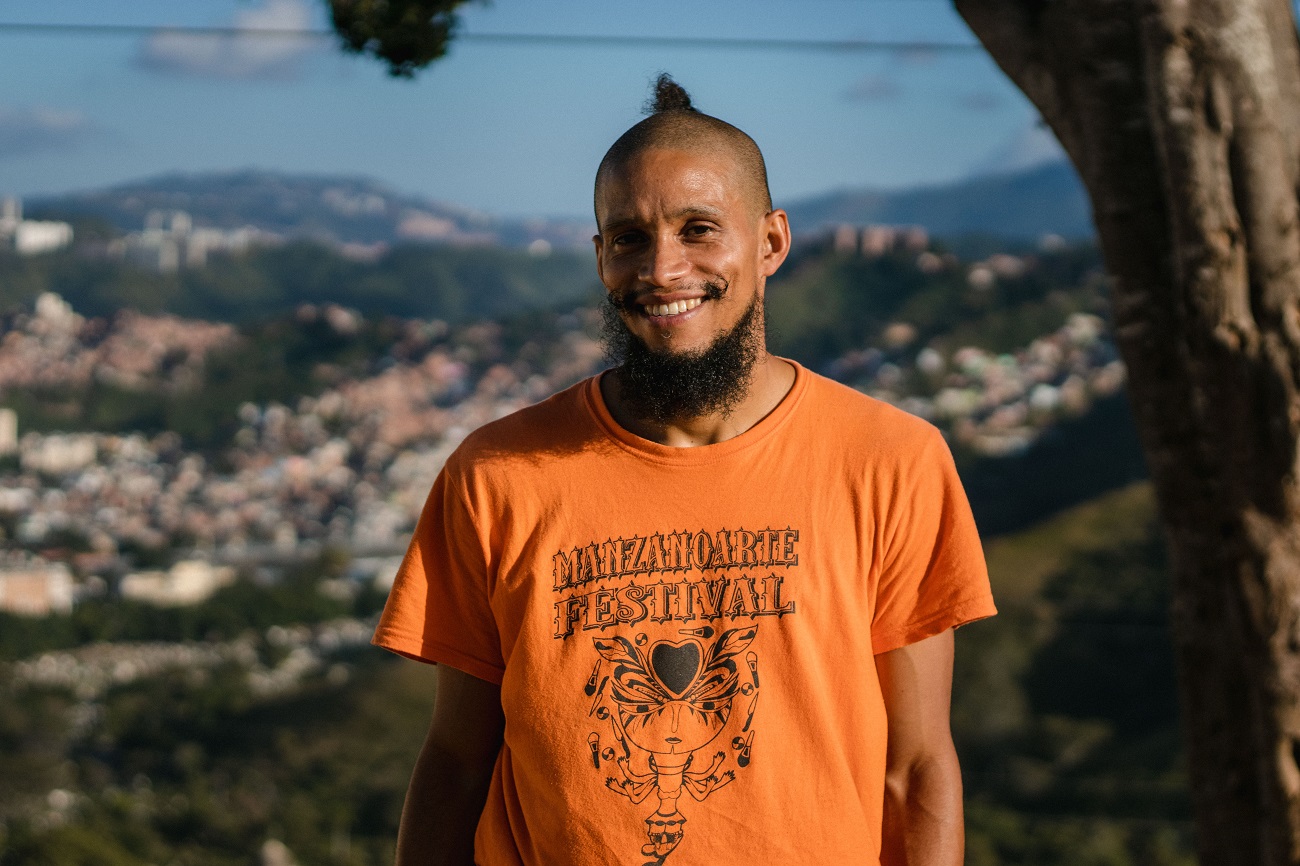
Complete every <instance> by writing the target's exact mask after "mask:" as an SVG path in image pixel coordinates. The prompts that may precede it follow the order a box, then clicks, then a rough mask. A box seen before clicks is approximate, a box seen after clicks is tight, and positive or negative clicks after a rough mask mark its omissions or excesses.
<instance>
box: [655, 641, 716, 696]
mask: <svg viewBox="0 0 1300 866" xmlns="http://www.w3.org/2000/svg"><path fill="white" fill-rule="evenodd" d="M702 658H703V653H701V651H700V645H699V644H698V643H696V642H695V641H693V640H684V641H682V642H681V643H669V642H668V641H659V642H658V643H656V644H655V645H654V646H653V647H651V648H650V667H652V668H654V672H655V676H656V677H658V678H659V682H661V683H663V686H664V688H666V689H668V691H670V692H672V693H673V694H674V695H676V696H677V697H681V696H682V695H683V694H685V692H686V690H687V689H689V688H690V687H691V683H693V682H695V678H696V677H697V676H699V673H700V660H701V659H702Z"/></svg>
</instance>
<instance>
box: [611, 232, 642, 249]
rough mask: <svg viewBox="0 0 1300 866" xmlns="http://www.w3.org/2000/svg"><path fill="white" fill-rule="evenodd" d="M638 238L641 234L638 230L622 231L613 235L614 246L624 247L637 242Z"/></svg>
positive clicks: (639, 238)
mask: <svg viewBox="0 0 1300 866" xmlns="http://www.w3.org/2000/svg"><path fill="white" fill-rule="evenodd" d="M639 240H641V234H640V233H639V232H623V233H622V234H617V235H614V246H616V247H626V246H629V245H631V244H634V243H636V242H638V241H639Z"/></svg>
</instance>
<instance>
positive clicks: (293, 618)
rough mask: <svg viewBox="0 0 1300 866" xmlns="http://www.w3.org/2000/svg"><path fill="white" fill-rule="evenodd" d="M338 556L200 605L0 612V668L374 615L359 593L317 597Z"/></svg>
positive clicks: (377, 602) (230, 589)
mask: <svg viewBox="0 0 1300 866" xmlns="http://www.w3.org/2000/svg"><path fill="white" fill-rule="evenodd" d="M347 562H348V557H347V555H346V554H342V553H339V552H337V551H326V552H325V553H323V554H321V555H320V556H319V557H317V558H316V559H315V560H311V561H308V562H305V563H302V564H299V565H297V566H295V567H293V568H290V569H289V570H288V571H287V572H286V573H285V574H284V576H283V577H282V578H280V579H278V580H277V581H276V582H275V583H273V584H269V585H267V584H262V583H258V582H257V581H255V580H253V579H252V578H250V577H247V576H244V577H241V578H239V579H238V580H236V582H235V583H233V584H231V585H230V586H227V587H223V588H221V589H219V590H217V591H216V593H214V594H213V596H212V597H211V598H210V599H208V600H207V601H205V602H204V603H202V604H197V605H193V606H189V607H157V606H155V605H151V604H146V603H144V602H137V601H128V600H124V599H117V598H114V599H89V600H87V601H84V602H82V603H80V604H78V605H77V606H76V607H75V608H74V609H73V610H72V612H71V613H68V614H54V615H50V616H46V617H41V618H39V619H36V618H32V617H24V616H18V615H15V614H9V613H0V662H5V661H15V660H18V659H23V658H30V657H32V656H34V655H38V654H40V653H43V652H49V651H51V650H63V649H71V648H73V647H78V646H84V645H85V644H88V643H95V642H107V641H194V640H207V641H227V640H233V639H235V638H237V637H239V636H240V635H243V634H245V633H246V632H248V631H250V630H256V631H262V630H265V629H267V628H269V627H271V626H273V625H289V624H296V623H308V624H310V623H318V622H324V621H326V620H330V619H335V618H338V617H344V616H360V617H366V616H371V615H373V614H375V613H378V612H379V610H380V609H381V608H382V607H383V605H384V599H385V597H386V594H385V593H383V592H381V591H379V590H376V589H375V588H374V587H372V586H369V585H367V586H365V587H362V588H361V589H360V590H359V592H358V593H357V595H356V596H355V597H354V598H351V599H343V598H339V597H337V596H331V595H328V594H325V593H322V592H321V591H320V587H321V581H322V580H325V579H334V578H338V577H340V576H341V575H342V574H343V572H344V569H345V567H346V565H347Z"/></svg>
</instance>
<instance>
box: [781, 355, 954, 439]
mask: <svg viewBox="0 0 1300 866" xmlns="http://www.w3.org/2000/svg"><path fill="white" fill-rule="evenodd" d="M806 372H807V373H808V375H809V384H808V398H809V404H810V405H809V406H808V409H809V411H808V413H807V416H806V417H808V419H809V421H810V422H811V423H813V424H816V425H817V429H819V430H822V431H824V434H825V435H828V436H835V437H839V438H845V439H847V441H848V442H849V443H850V444H853V445H855V446H857V447H860V448H862V447H869V450H872V451H876V452H879V451H880V450H882V449H884V450H888V451H902V452H915V451H916V450H918V449H924V448H926V447H929V446H932V445H933V444H934V443H935V441H936V439H939V440H941V439H942V438H943V434H941V433H940V432H939V430H938V428H936V427H935V426H934V425H933V424H931V423H930V422H929V421H927V420H925V419H924V418H921V417H919V416H917V415H913V414H912V413H910V412H907V411H905V410H903V409H900V408H898V407H897V406H894V405H892V404H890V403H886V402H885V401H884V400H880V399H877V398H875V397H872V396H870V395H868V394H864V393H862V392H861V391H858V390H855V389H853V388H850V387H849V386H848V385H845V384H842V383H840V382H836V381H835V380H834V379H830V378H827V377H826V376H822V375H820V374H818V373H813V372H811V371H806Z"/></svg>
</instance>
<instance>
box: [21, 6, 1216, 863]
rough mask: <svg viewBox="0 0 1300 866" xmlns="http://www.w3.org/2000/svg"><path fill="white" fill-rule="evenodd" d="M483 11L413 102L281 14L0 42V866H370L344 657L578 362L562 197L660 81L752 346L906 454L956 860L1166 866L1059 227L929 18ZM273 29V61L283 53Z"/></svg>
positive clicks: (1101, 364)
mask: <svg viewBox="0 0 1300 866" xmlns="http://www.w3.org/2000/svg"><path fill="white" fill-rule="evenodd" d="M611 6H612V4H607V3H598V2H595V0H566V2H561V0H537V2H529V3H526V2H523V0H495V2H493V3H491V4H475V3H471V4H469V5H466V6H464V7H462V9H461V23H460V28H459V31H458V36H457V37H456V38H455V39H454V40H453V42H452V44H451V47H450V52H449V54H448V56H447V57H446V58H444V59H442V60H440V61H438V62H436V63H434V64H433V65H432V66H431V67H430V68H429V69H427V70H426V71H424V72H423V73H421V74H419V75H417V76H415V77H414V78H413V79H409V80H407V79H402V78H397V77H393V76H391V75H389V74H387V72H386V70H385V68H384V66H383V65H382V64H380V63H378V62H376V61H375V60H373V59H367V58H358V57H355V56H352V55H348V54H346V53H344V52H343V51H342V50H341V49H340V48H339V46H338V42H337V39H335V38H334V37H333V36H332V34H331V31H330V23H329V13H328V9H327V7H326V6H325V4H324V3H322V2H320V0H243V2H240V0H201V2H199V0H194V2H190V3H186V4H176V3H172V2H162V0H132V2H131V3H129V4H127V3H117V4H104V3H98V2H89V0H81V2H75V0H42V2H34V0H9V2H7V3H5V4H4V7H3V9H2V10H0V864H3V866H11V864H51V866H55V864H58V866H62V864H123V866H127V864H130V866H135V864H146V863H148V864H165V863H174V864H212V866H217V864H223V866H224V864H232V866H233V864H241V866H242V864H265V866H287V864H293V863H299V864H304V866H306V864H358V866H360V864H381V863H389V862H391V859H392V851H393V844H394V838H395V834H396V827H397V819H398V816H399V814H400V809H401V803H402V797H403V795H404V792H405V785H406V780H407V776H408V774H409V771H410V768H411V765H412V762H413V760H414V757H415V754H416V752H417V750H418V748H419V746H420V743H421V741H422V738H423V734H424V730H425V728H426V726H427V722H428V717H429V711H430V709H431V707H432V701H433V694H432V686H431V679H430V675H429V674H430V672H429V670H427V669H424V668H422V667H421V666H418V665H415V664H412V663H410V662H404V661H400V660H397V659H394V658H390V657H389V656H387V655H386V654H385V653H383V652H381V651H379V650H376V649H373V648H371V647H369V645H368V639H369V634H370V631H371V629H372V628H373V624H374V621H375V618H376V617H377V613H378V610H379V609H380V607H381V606H382V604H383V600H384V598H385V594H386V592H387V589H388V585H389V583H390V581H391V579H392V575H393V571H394V569H395V567H396V563H397V561H398V558H399V557H400V555H401V553H402V551H403V550H404V548H405V544H406V541H407V539H408V538H409V534H410V532H411V530H412V528H413V526H414V521H415V518H416V516H417V515H418V512H419V508H420V506H421V505H422V503H423V500H424V496H425V494H426V493H427V491H428V488H429V486H430V484H431V483H432V481H433V478H434V476H435V475H436V473H437V471H438V469H439V468H440V467H441V465H442V461H443V460H444V459H445V457H446V455H447V454H448V453H450V451H451V450H452V449H453V448H455V447H456V445H457V443H458V442H459V441H460V440H461V439H462V438H463V437H464V436H465V434H466V433H467V432H468V431H470V430H472V429H473V428H474V427H476V426H477V425H479V424H482V423H484V422H485V421H488V420H491V419H493V418H496V417H499V416H500V415H502V414H504V413H507V412H510V411H512V410H514V409H516V408H518V407H520V406H523V405H526V404H528V403H531V402H534V401H536V400H539V399H542V398H544V397H545V396H547V395H549V394H551V393H553V392H554V391H556V390H558V389H560V388H563V387H566V386H568V385H570V384H572V383H574V382H576V381H578V380H579V379H581V378H583V377H585V376H587V375H590V374H592V373H594V372H596V371H598V370H599V369H601V368H602V367H603V366H604V361H603V357H602V351H601V347H600V344H599V340H598V322H599V314H598V313H597V312H596V304H597V303H598V302H599V300H600V298H601V296H602V292H601V288H600V286H599V283H598V282H597V281H596V279H595V274H594V259H593V256H592V252H591V242H590V237H591V234H592V233H593V231H594V224H593V220H592V217H591V213H590V207H591V184H592V179H593V176H594V172H595V167H596V165H597V163H598V162H599V159H600V157H601V155H602V154H603V153H604V151H605V149H606V148H607V147H608V146H609V144H611V143H612V142H613V140H614V139H615V138H616V137H617V136H618V135H619V134H621V132H622V131H623V130H625V129H626V128H627V127H628V126H630V125H631V124H632V123H634V122H636V120H637V119H638V118H639V117H640V109H641V105H642V102H643V101H644V99H645V98H646V96H647V95H648V92H649V83H650V81H651V79H652V78H653V77H654V76H655V75H656V74H657V73H659V72H661V71H668V72H670V73H672V74H673V75H674V76H675V77H676V78H677V79H678V80H679V81H680V82H681V83H682V84H683V85H684V86H685V87H686V88H687V89H688V90H689V91H690V92H691V93H692V95H693V97H694V99H695V102H696V105H697V106H699V107H700V108H701V109H702V110H704V111H706V112H709V113H713V114H716V115H718V116H721V117H723V118H725V119H727V120H729V121H731V122H733V123H735V124H736V125H738V126H740V127H741V128H743V129H745V130H746V131H747V132H749V133H750V134H751V135H752V136H753V137H754V138H755V139H756V140H757V141H758V143H759V145H760V146H761V147H762V148H763V150H764V153H765V155H766V157H767V161H768V170H769V174H770V177H771V185H772V191H773V195H774V198H775V199H776V203H777V205H778V206H781V207H784V208H786V209H787V210H788V211H789V213H790V217H791V223H792V226H793V229H794V232H795V236H796V243H795V247H794V253H793V255H792V256H791V258H790V260H789V261H788V262H787V264H786V265H785V267H784V268H783V270H782V272H781V273H780V274H779V275H778V277H777V278H776V279H775V280H774V281H773V282H772V283H771V284H770V288H769V293H768V306H769V310H768V317H769V322H770V326H771V329H772V330H773V332H774V335H773V337H772V341H771V342H772V348H773V349H774V350H775V351H777V352H779V353H782V354H785V355H787V356H789V357H793V358H796V359H797V360H799V361H800V362H801V363H803V364H805V365H807V366H809V367H811V368H813V369H815V370H818V371H820V372H822V373H825V374H826V375H829V376H832V377H834V378H836V379H838V380H840V381H843V382H846V383H848V384H850V385H852V386H853V387H856V388H858V389H860V390H862V391H864V392H866V393H869V394H872V395H873V396H876V397H879V398H881V399H884V400H887V401H889V402H891V403H894V404H896V405H899V406H901V407H903V408H905V409H906V410H908V411H910V412H913V413H915V414H917V415H920V416H922V417H925V418H927V419H929V420H931V421H932V422H934V423H935V424H937V425H938V426H939V427H940V428H941V429H942V430H943V431H944V432H945V434H946V435H947V437H948V440H949V442H950V444H951V446H952V448H953V450H954V452H955V454H956V455H957V458H958V463H959V468H960V470H961V472H962V476H963V480H964V482H965V484H966V486H967V491H968V493H969V495H970V498H971V502H972V506H973V508H974V510H975V514H976V518H977V521H978V523H979V525H980V529H981V532H982V535H983V537H984V539H985V543H986V547H987V552H988V557H989V565H990V570H991V573H992V577H993V580H994V587H995V593H996V595H997V598H998V601H999V607H1000V609H1001V611H1002V613H1001V615H1000V616H998V617H997V618H996V619H994V620H991V621H988V622H984V623H979V624H976V625H973V626H971V627H969V628H967V629H964V630H962V632H961V633H960V634H959V637H958V645H959V650H958V670H957V674H956V683H955V695H954V726H955V734H956V736H957V740H958V747H959V750H960V752H961V754H962V758H963V768H964V773H965V781H966V791H967V818H968V849H969V852H968V862H969V863H971V864H979V866H983V864H1057V863H1061V864H1065V863H1069V864H1099V866H1100V864H1106V866H1124V864H1156V866H1162V864H1188V863H1191V862H1192V855H1191V843H1190V833H1191V827H1190V819H1189V806H1188V802H1187V794H1186V779H1185V768H1184V765H1183V759H1182V754H1181V745H1180V743H1179V740H1178V719H1177V707H1176V703H1177V702H1176V697H1175V691H1174V676H1173V662H1172V656H1171V651H1170V648H1169V636H1168V631H1167V614H1166V609H1167V603H1168V601H1167V587H1166V577H1165V573H1166V569H1165V554H1164V548H1163V544H1162V541H1161V538H1160V535H1159V531H1158V528H1157V525H1156V521H1155V514H1154V506H1153V503H1152V498H1151V494H1150V491H1149V488H1148V486H1147V484H1146V483H1145V480H1144V479H1145V474H1146V473H1145V468H1144V466H1143V463H1142V458H1141V454H1140V450H1139V448H1138V444H1137V439H1136V435H1135V433H1134V430H1133V424H1132V420H1131V418H1130V415H1129V412H1128V408H1127V404H1126V402H1125V393H1124V391H1125V372H1124V368H1123V365H1122V364H1121V362H1120V361H1119V360H1118V356H1117V353H1116V351H1115V348H1114V345H1113V342H1112V339H1111V335H1110V331H1109V324H1108V321H1107V318H1106V304H1107V281H1106V278H1105V277H1104V274H1103V271H1102V267H1101V262H1100V259H1099V256H1098V252H1097V249H1096V246H1095V244H1094V240H1093V236H1092V227H1091V223H1090V220H1089V212H1088V204H1087V200H1086V197H1085V195H1084V193H1083V191H1082V188H1081V187H1080V185H1079V182H1078V180H1077V178H1076V176H1075V174H1074V172H1073V169H1072V168H1070V167H1069V165H1068V164H1067V163H1066V162H1065V161H1064V158H1063V156H1062V154H1061V151H1060V149H1059V147H1058V146H1057V145H1056V142H1055V140H1054V139H1053V138H1052V137H1051V135H1050V133H1048V132H1046V131H1045V130H1044V129H1043V128H1042V126H1041V125H1040V123H1039V122H1038V119H1037V115H1036V113H1035V111H1034V110H1033V108H1032V107H1031V106H1030V105H1029V104H1028V103H1027V102H1026V101H1025V99H1024V98H1023V97H1022V96H1021V94H1020V93H1019V91H1017V90H1016V89H1015V88H1014V87H1013V86H1011V85H1010V84H1009V83H1008V82H1007V81H1006V80H1005V79H1004V78H1003V76H1002V74H1001V73H1000V72H999V71H998V70H997V68H996V67H995V66H994V65H993V63H992V61H991V60H990V59H989V58H988V56H987V54H986V53H985V52H984V51H983V49H982V48H980V47H979V45H978V43H976V41H975V39H974V37H973V36H971V34H970V33H969V31H968V30H967V29H966V27H965V25H964V24H963V23H962V22H961V20H960V19H959V18H958V17H957V16H956V14H955V13H954V12H953V11H952V9H951V7H950V5H949V4H948V3H946V2H942V0H747V2H740V0H733V2H714V3H708V4H700V3H694V4H688V3H682V2H676V0H670V2H661V3H656V4H642V6H641V7H638V8H626V9H624V8H611ZM285 31H291V32H285Z"/></svg>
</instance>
